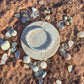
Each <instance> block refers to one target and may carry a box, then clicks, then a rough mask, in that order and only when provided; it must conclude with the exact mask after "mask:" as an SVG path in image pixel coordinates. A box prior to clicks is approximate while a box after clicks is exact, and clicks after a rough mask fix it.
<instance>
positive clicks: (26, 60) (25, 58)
mask: <svg viewBox="0 0 84 84" xmlns="http://www.w3.org/2000/svg"><path fill="white" fill-rule="evenodd" d="M23 62H24V63H30V62H31V59H30V57H29V56H24V57H23Z"/></svg>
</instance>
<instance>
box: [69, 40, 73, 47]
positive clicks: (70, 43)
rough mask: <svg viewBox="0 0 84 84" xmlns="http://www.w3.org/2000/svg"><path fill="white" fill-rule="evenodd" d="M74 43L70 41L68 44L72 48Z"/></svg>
mask: <svg viewBox="0 0 84 84" xmlns="http://www.w3.org/2000/svg"><path fill="white" fill-rule="evenodd" d="M73 44H74V41H71V40H70V41H68V45H69V47H70V48H71V47H72V46H73Z"/></svg>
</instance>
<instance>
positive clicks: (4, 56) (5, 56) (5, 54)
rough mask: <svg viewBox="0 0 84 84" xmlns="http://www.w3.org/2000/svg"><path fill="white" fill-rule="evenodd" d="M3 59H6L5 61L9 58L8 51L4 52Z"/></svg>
mask: <svg viewBox="0 0 84 84" xmlns="http://www.w3.org/2000/svg"><path fill="white" fill-rule="evenodd" d="M1 59H2V60H4V61H6V60H7V59H8V57H7V53H4V54H3V56H2V58H1Z"/></svg>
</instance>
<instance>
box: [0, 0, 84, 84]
mask: <svg viewBox="0 0 84 84" xmlns="http://www.w3.org/2000/svg"><path fill="white" fill-rule="evenodd" d="M38 2H39V0H0V36H3V37H4V38H5V39H7V38H6V37H5V36H4V35H5V32H6V28H7V27H8V26H13V27H14V29H16V30H17V32H18V35H17V36H16V37H14V38H11V39H8V40H9V41H10V42H14V41H17V43H18V50H19V51H20V53H21V56H20V59H16V58H15V57H14V53H12V54H11V56H10V57H9V59H8V60H7V62H6V64H5V65H2V66H1V65H0V84H39V83H38V79H37V78H36V77H35V76H34V72H33V71H32V70H31V69H25V68H24V67H23V62H22V58H23V56H25V55H26V54H25V53H24V51H23V50H22V48H21V42H20V38H21V33H22V31H23V30H24V28H25V27H26V26H27V25H28V24H30V23H31V22H33V21H32V20H31V21H30V22H27V23H25V24H23V23H22V22H21V21H20V20H19V19H17V18H16V17H14V13H16V12H19V10H20V9H23V8H28V7H33V6H34V7H37V8H38V11H39V12H40V16H39V18H37V19H35V20H34V21H46V20H45V19H44V18H45V16H46V15H47V14H44V12H43V11H44V10H45V9H46V8H49V9H50V10H51V13H50V14H49V15H50V16H51V19H50V20H49V21H47V22H49V23H51V24H52V25H54V26H55V27H57V23H58V22H59V21H60V20H63V19H62V16H63V15H67V16H71V17H72V18H73V24H72V25H70V26H65V28H64V30H63V31H61V32H60V31H59V34H60V41H61V44H62V43H63V42H66V43H67V42H68V41H69V40H73V41H74V45H73V47H72V48H71V49H70V51H69V53H70V54H71V56H72V58H71V60H69V61H65V60H64V59H63V58H62V57H61V56H60V54H59V51H58V52H57V53H56V54H55V55H54V56H53V57H52V58H51V64H48V68H47V69H46V71H47V76H46V77H45V78H44V82H43V84H56V79H60V80H61V81H62V84H84V38H82V39H78V38H77V33H78V32H79V31H84V0H44V4H43V5H42V6H40V5H39V4H38ZM61 44H60V45H61ZM4 52H8V51H2V50H1V49H0V57H1V56H2V55H3V53H4ZM66 63H68V64H72V65H73V70H72V72H71V73H69V72H68V71H67V70H66V69H65V64H66Z"/></svg>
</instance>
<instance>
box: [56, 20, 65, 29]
mask: <svg viewBox="0 0 84 84" xmlns="http://www.w3.org/2000/svg"><path fill="white" fill-rule="evenodd" d="M57 27H58V28H59V31H62V30H64V22H63V21H60V22H58V23H57Z"/></svg>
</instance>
